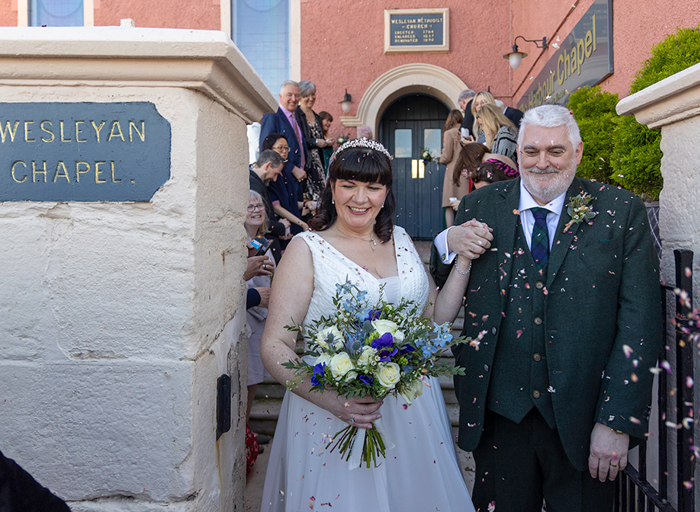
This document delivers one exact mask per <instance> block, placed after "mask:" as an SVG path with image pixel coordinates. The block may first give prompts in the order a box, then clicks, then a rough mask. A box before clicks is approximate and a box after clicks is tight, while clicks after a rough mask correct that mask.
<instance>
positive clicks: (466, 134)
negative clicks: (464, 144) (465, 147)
mask: <svg viewBox="0 0 700 512" xmlns="http://www.w3.org/2000/svg"><path fill="white" fill-rule="evenodd" d="M459 131H460V132H461V133H462V137H464V138H465V139H467V138H469V128H460V129H459Z"/></svg>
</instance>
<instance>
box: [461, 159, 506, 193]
mask: <svg viewBox="0 0 700 512" xmlns="http://www.w3.org/2000/svg"><path fill="white" fill-rule="evenodd" d="M499 164H500V165H499ZM505 166H506V164H504V163H503V162H499V161H498V160H490V161H488V162H484V163H483V164H481V165H480V166H479V167H477V168H476V171H474V172H473V173H471V174H469V178H470V179H471V180H472V183H474V188H476V189H479V188H481V187H485V186H486V185H490V184H491V183H497V182H499V181H507V180H512V179H514V177H513V176H508V175H507V174H506V173H505V172H504V170H503V168H504V167H505Z"/></svg>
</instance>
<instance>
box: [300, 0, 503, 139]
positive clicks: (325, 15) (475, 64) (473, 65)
mask: <svg viewBox="0 0 700 512" xmlns="http://www.w3.org/2000/svg"><path fill="white" fill-rule="evenodd" d="M498 4H500V5H498ZM509 5H510V4H509V2H505V1H503V0H500V1H496V2H494V1H486V0H475V1H471V2H465V1H464V0H445V1H435V0H427V1H426V0H402V1H398V2H397V1H395V0H394V1H387V0H357V1H355V2H335V1H333V2H329V1H327V0H301V20H302V21H301V78H302V79H303V80H311V81H312V82H314V83H315V84H316V87H317V91H318V92H317V100H316V105H315V106H314V110H315V111H316V112H319V111H321V110H326V111H328V112H330V113H331V115H332V116H333V117H334V122H333V128H332V133H334V134H336V135H337V134H338V133H340V132H341V131H342V132H344V133H350V134H351V135H354V129H353V130H350V129H344V130H340V127H341V123H340V119H339V118H340V116H341V115H344V114H343V113H342V111H341V109H340V106H339V105H338V102H339V101H340V100H342V99H343V95H344V93H345V88H346V87H347V89H348V92H349V93H350V94H351V95H352V98H353V101H354V102H355V103H354V105H353V108H352V110H351V111H350V113H349V115H354V114H355V113H356V111H357V105H358V103H359V101H360V99H361V98H362V95H363V94H364V92H365V91H366V90H367V88H368V87H369V86H370V85H371V84H372V82H373V81H374V80H375V79H377V78H378V77H379V76H380V75H382V74H383V73H385V72H386V71H389V70H390V69H393V68H395V67H397V66H401V65H403V64H409V63H414V62H425V63H428V64H433V65H435V66H440V67H443V68H445V69H447V70H449V71H451V72H452V73H454V74H455V75H457V76H458V77H459V78H461V79H462V81H464V83H466V84H467V86H468V87H470V88H471V89H475V90H477V91H479V90H482V89H486V88H487V87H488V86H491V92H492V93H494V95H495V96H497V97H502V96H506V97H507V96H508V95H509V94H510V87H509V82H508V69H509V68H508V65H507V63H506V61H504V60H503V58H502V55H503V54H504V53H505V49H507V48H508V45H509V38H510V30H509V25H510V22H509V20H510V13H509V11H508V6H509ZM445 7H449V9H450V52H449V53H390V54H385V53H384V9H421V8H445ZM475 14H477V15H478V16H475ZM504 64H505V65H504ZM506 99H507V98H504V100H506ZM455 101H457V98H455ZM351 132H352V133H351ZM375 135H376V134H375Z"/></svg>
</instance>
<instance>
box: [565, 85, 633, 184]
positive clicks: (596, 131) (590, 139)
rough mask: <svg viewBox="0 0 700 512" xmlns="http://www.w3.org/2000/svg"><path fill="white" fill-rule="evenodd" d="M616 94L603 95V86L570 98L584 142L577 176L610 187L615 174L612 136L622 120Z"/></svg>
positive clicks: (586, 89) (571, 107) (579, 92)
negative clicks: (618, 112) (612, 161)
mask: <svg viewBox="0 0 700 512" xmlns="http://www.w3.org/2000/svg"><path fill="white" fill-rule="evenodd" d="M618 101H619V99H618V97H617V94H613V93H610V92H603V91H601V90H600V86H596V87H593V88H591V87H588V86H586V87H583V88H581V89H579V90H577V91H576V92H574V93H572V94H571V96H570V97H569V108H570V109H571V111H572V112H573V113H574V117H576V122H577V123H578V127H579V129H580V130H581V138H582V139H583V143H584V148H583V158H582V159H581V163H580V164H579V165H578V168H577V170H576V174H577V176H580V177H582V178H588V179H591V180H596V181H601V182H603V183H610V182H611V181H610V179H609V176H610V175H611V174H612V172H613V170H612V167H611V156H612V153H613V147H614V140H613V133H614V132H615V125H616V124H617V122H618V120H619V118H620V117H619V116H618V115H617V113H616V112H615V105H617V102H618Z"/></svg>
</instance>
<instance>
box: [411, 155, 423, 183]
mask: <svg viewBox="0 0 700 512" xmlns="http://www.w3.org/2000/svg"><path fill="white" fill-rule="evenodd" d="M423 178H425V162H424V161H423V159H422V158H420V159H418V160H416V159H413V160H411V179H413V180H415V179H419V180H422V179H423Z"/></svg>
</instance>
